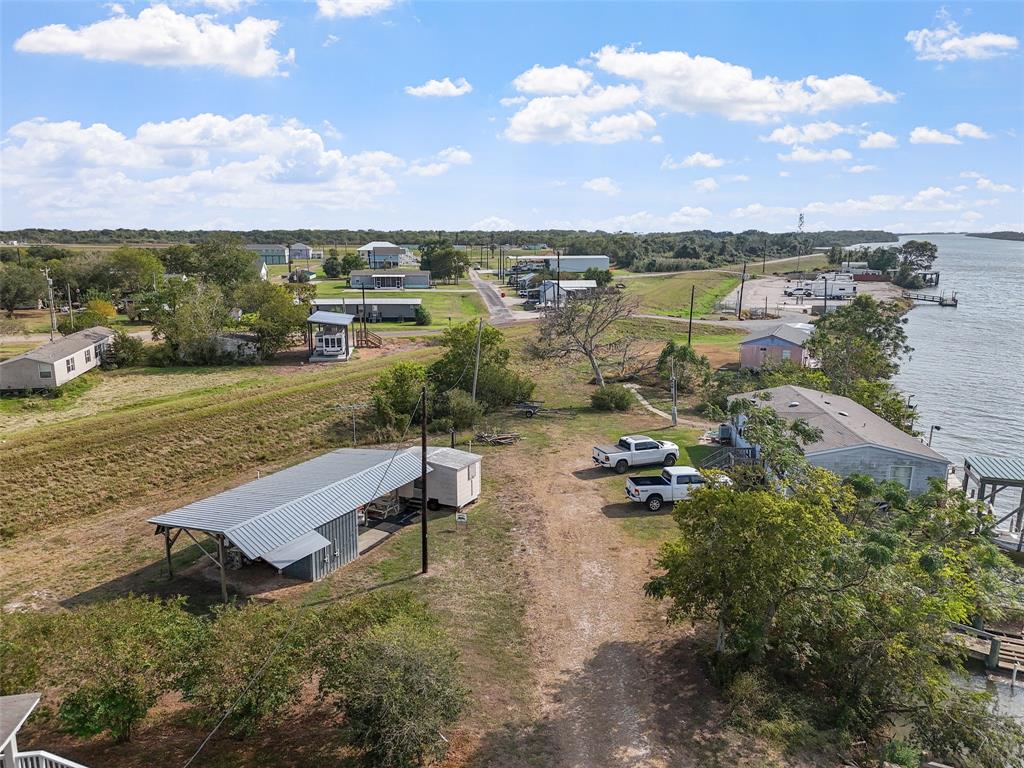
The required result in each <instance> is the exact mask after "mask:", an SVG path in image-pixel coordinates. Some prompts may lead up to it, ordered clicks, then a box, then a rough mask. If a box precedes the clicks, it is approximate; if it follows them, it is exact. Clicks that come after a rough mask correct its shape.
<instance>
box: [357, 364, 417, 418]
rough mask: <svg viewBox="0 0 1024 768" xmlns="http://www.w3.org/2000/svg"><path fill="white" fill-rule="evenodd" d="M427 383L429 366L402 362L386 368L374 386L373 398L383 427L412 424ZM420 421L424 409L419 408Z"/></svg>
mask: <svg viewBox="0 0 1024 768" xmlns="http://www.w3.org/2000/svg"><path fill="white" fill-rule="evenodd" d="M426 382H427V369H426V368H425V367H423V366H422V365H420V364H419V363H410V362H404V361H403V362H399V363H395V364H394V365H390V366H388V367H387V368H385V369H384V370H383V371H382V372H381V374H380V376H379V377H377V381H375V382H374V383H373V385H372V386H371V387H370V399H371V402H372V403H373V412H374V417H375V420H376V422H377V423H378V424H379V425H380V426H382V427H399V426H404V425H405V424H407V423H408V421H409V419H410V418H411V417H412V415H413V410H414V409H416V404H417V402H418V401H419V399H420V393H421V390H422V387H423V385H424V384H426ZM416 413H417V415H416V420H415V421H416V423H418V422H419V421H420V419H422V418H423V411H422V410H417V411H416Z"/></svg>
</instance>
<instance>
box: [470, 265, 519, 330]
mask: <svg viewBox="0 0 1024 768" xmlns="http://www.w3.org/2000/svg"><path fill="white" fill-rule="evenodd" d="M469 279H470V281H471V282H472V283H473V287H474V288H476V290H477V293H479V294H480V298H481V299H483V300H484V306H486V307H487V312H488V313H489V314H490V316H491V325H509V324H511V323H514V322H515V321H516V318H515V316H514V315H513V314H512V310H511V309H509V308H508V307H506V306H505V302H504V301H502V300H501V293H499V292H498V290H497V289H496V288H495V287H494V286H493V285H491V284H490V283H489V282H488V281H486V280H482V279H481V278H480V276H479V275H478V274H477V273H476V270H475V269H471V270H469Z"/></svg>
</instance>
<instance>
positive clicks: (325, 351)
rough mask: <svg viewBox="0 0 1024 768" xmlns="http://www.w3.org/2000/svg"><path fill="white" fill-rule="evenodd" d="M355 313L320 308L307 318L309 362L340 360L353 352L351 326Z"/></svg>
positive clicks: (345, 358) (346, 358)
mask: <svg viewBox="0 0 1024 768" xmlns="http://www.w3.org/2000/svg"><path fill="white" fill-rule="evenodd" d="M355 319H356V318H355V316H354V315H349V314H343V313H341V312H327V311H326V310H323V309H318V310H317V311H316V312H314V313H313V314H311V315H310V316H309V317H308V318H306V325H307V326H308V329H309V330H308V333H307V339H308V342H309V362H311V363H323V362H339V361H342V360H348V359H349V357H350V356H351V354H352V339H351V337H350V335H349V327H350V326H351V325H352V322H353V321H354V320H355Z"/></svg>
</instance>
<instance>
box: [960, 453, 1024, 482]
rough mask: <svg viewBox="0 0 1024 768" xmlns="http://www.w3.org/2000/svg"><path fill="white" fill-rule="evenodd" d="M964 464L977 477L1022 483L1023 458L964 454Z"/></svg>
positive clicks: (1023, 477) (1023, 475)
mask: <svg viewBox="0 0 1024 768" xmlns="http://www.w3.org/2000/svg"><path fill="white" fill-rule="evenodd" d="M964 466H967V467H970V469H971V470H972V471H973V472H974V474H975V475H977V476H978V477H987V478H990V479H992V480H1001V481H1003V482H1007V483H1010V484H1017V483H1024V459H1008V458H1004V457H1002V456H982V455H980V454H973V455H971V456H964Z"/></svg>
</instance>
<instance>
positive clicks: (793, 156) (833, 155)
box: [778, 147, 853, 163]
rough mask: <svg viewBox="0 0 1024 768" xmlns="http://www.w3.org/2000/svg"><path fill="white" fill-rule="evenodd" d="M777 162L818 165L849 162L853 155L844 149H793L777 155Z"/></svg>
mask: <svg viewBox="0 0 1024 768" xmlns="http://www.w3.org/2000/svg"><path fill="white" fill-rule="evenodd" d="M778 158H779V160H781V161H783V162H784V163H820V162H822V161H823V160H833V161H836V162H839V161H841V160H851V159H852V158H853V155H851V154H850V153H849V152H847V151H846V150H845V149H831V150H829V149H807V147H793V151H792V152H789V153H787V154H785V155H778Z"/></svg>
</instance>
